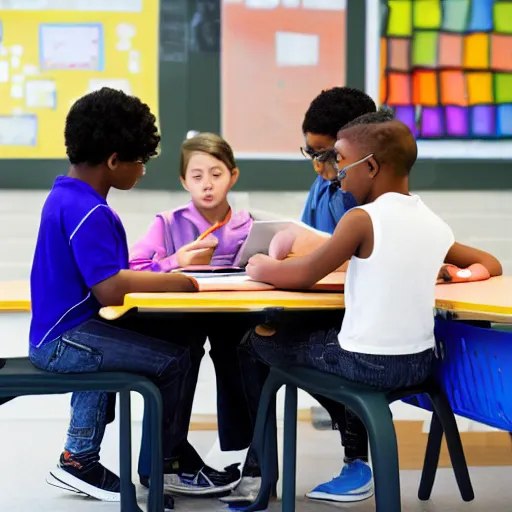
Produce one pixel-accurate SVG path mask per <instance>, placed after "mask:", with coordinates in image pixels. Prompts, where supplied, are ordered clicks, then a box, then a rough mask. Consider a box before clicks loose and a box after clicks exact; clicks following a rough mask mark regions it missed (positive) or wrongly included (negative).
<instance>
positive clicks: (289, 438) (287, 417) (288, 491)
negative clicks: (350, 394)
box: [282, 384, 297, 512]
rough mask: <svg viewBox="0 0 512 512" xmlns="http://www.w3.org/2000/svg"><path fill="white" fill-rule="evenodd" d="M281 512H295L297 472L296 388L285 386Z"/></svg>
mask: <svg viewBox="0 0 512 512" xmlns="http://www.w3.org/2000/svg"><path fill="white" fill-rule="evenodd" d="M283 444H284V447H283V506H282V511H283V512H295V492H296V472H297V388H296V387H295V386H293V385H291V384H288V385H287V386H286V398H285V405H284V443H283Z"/></svg>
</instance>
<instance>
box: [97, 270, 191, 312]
mask: <svg viewBox="0 0 512 512" xmlns="http://www.w3.org/2000/svg"><path fill="white" fill-rule="evenodd" d="M197 290H198V286H197V281H195V279H192V278H189V277H188V276H186V275H184V274H164V273H155V272H147V271H133V270H121V271H120V272H119V273H117V274H116V275H114V276H112V277H110V278H108V279H106V280H105V281H102V282H101V283H98V284H97V285H96V286H94V287H93V289H92V291H93V293H94V294H95V296H96V298H97V299H98V300H99V302H100V303H101V304H103V305H104V306H118V305H122V304H123V302H124V297H125V295H127V294H128V293H137V292H138V293H145V292H148V293H151V292H155V293H157V292H193V291H197Z"/></svg>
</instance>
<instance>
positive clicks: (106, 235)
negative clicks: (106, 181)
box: [69, 206, 126, 289]
mask: <svg viewBox="0 0 512 512" xmlns="http://www.w3.org/2000/svg"><path fill="white" fill-rule="evenodd" d="M69 243H70V245H71V249H72V251H73V255H74V257H75V261H76V264H77V266H78V268H79V270H80V273H81V274H82V277H83V278H84V281H85V284H86V285H87V287H88V288H89V289H91V288H92V287H93V286H94V285H97V284H98V283H101V282H102V281H105V280H106V279H108V278H109V277H112V276H114V275H116V274H117V273H118V272H120V271H121V270H122V268H121V263H120V262H121V258H120V247H119V239H118V238H117V236H116V231H115V219H114V216H113V214H112V212H111V211H110V209H109V208H108V207H103V206H100V207H97V208H96V209H94V210H93V211H92V212H90V213H89V214H88V215H87V216H86V217H85V218H84V219H83V220H82V221H81V223H80V224H79V225H78V227H77V228H76V229H75V231H74V232H73V234H72V235H71V238H70V241H69ZM124 250H125V251H126V248H125V249H124Z"/></svg>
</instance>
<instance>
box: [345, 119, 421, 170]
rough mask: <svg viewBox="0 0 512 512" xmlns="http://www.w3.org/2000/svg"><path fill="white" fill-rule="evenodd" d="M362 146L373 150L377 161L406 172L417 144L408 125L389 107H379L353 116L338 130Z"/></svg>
mask: <svg viewBox="0 0 512 512" xmlns="http://www.w3.org/2000/svg"><path fill="white" fill-rule="evenodd" d="M338 138H340V139H341V138H343V139H347V140H349V141H350V142H351V143H352V144H355V145H357V146H359V147H361V149H362V150H363V152H364V153H366V154H370V153H373V155H374V157H375V160H376V161H377V162H378V163H379V164H380V165H389V166H392V167H394V169H395V170H396V172H397V174H400V175H404V174H405V175H407V174H409V172H410V170H411V169H412V166H413V165H414V163H415V162H416V159H417V157H418V146H417V145H416V141H415V139H414V136H413V134H412V132H411V130H409V128H408V127H407V126H406V125H405V124H404V123H402V122H401V121H398V120H396V119H394V117H393V116H392V114H390V113H389V111H383V110H381V111H379V112H374V113H372V114H366V115H363V116H360V117H358V118H357V119H354V121H352V122H351V123H349V124H348V125H347V126H346V127H344V128H342V129H341V130H340V131H339V133H338Z"/></svg>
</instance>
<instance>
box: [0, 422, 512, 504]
mask: <svg viewBox="0 0 512 512" xmlns="http://www.w3.org/2000/svg"><path fill="white" fill-rule="evenodd" d="M66 426H67V425H66V423H65V422H63V421H60V420H59V421H37V422H33V421H28V420H25V421H24V420H16V421H14V420H11V421H9V420H7V421H5V420H4V421H2V422H0V439H2V444H1V449H0V450H1V451H0V453H1V456H0V489H1V495H0V501H1V505H0V509H1V510H12V511H15V512H29V511H30V512H50V511H51V512H68V511H69V510H73V512H117V511H118V510H119V504H118V503H104V502H97V501H94V500H91V499H84V498H82V497H79V496H75V495H72V494H68V493H66V492H64V491H60V490H58V489H54V488H52V487H50V486H49V485H47V484H46V483H45V476H46V473H47V470H48V468H49V467H50V466H51V465H52V464H54V463H55V462H56V460H57V457H58V455H59V452H60V449H61V447H62V436H63V433H64V432H65V429H66ZM133 430H134V438H135V441H134V448H135V449H134V453H137V449H138V447H137V446H136V444H138V437H139V436H140V425H138V424H134V429H133ZM215 437H216V434H215V432H191V434H190V438H191V440H192V442H193V444H194V445H195V446H196V448H197V449H198V450H199V451H200V453H202V454H206V453H208V451H209V450H210V448H211V446H212V444H213V442H214V440H215ZM104 446H105V449H104V453H103V454H102V460H103V462H104V463H105V465H107V466H109V467H110V468H111V469H113V470H117V467H118V465H117V432H116V429H115V428H112V427H111V428H109V429H108V430H107V434H106V438H105V442H104ZM340 460H341V447H340V446H339V441H338V434H337V433H336V432H331V431H327V432H326V431H317V430H314V429H313V428H312V427H311V426H310V425H308V424H304V423H302V424H300V426H299V459H298V478H297V494H298V496H299V498H298V503H297V512H314V511H315V512H316V511H318V512H328V511H329V510H333V511H334V510H339V511H347V512H372V511H374V510H375V504H374V501H373V499H370V500H367V501H366V502H362V503H359V504H350V505H348V504H347V505H335V504H326V503H318V502H311V501H309V500H306V499H304V498H302V496H303V495H304V493H305V492H307V491H308V490H310V488H311V487H312V486H313V485H315V484H318V483H320V482H322V481H324V480H326V479H329V478H331V477H332V476H333V475H334V474H336V473H337V472H338V471H339V463H340ZM471 476H472V479H473V485H474V488H475V495H476V499H475V500H474V501H473V502H471V503H464V502H463V501H462V500H461V499H460V497H459V495H458V491H457V488H456V484H455V480H454V478H453V473H452V471H451V469H441V470H440V471H439V473H438V477H437V481H436V485H435V487H434V492H433V499H432V500H431V501H430V502H427V503H423V502H420V501H418V499H417V497H416V492H417V485H418V481H419V471H402V472H401V484H402V504H403V511H404V512H441V511H442V512H477V511H478V512H480V511H487V510H492V511H505V510H510V502H511V499H512V489H511V487H510V482H512V467H490V468H481V467H480V468H471ZM145 494H146V493H145V492H144V491H143V490H142V489H140V488H139V497H140V502H141V505H143V503H144V500H145ZM142 508H143V509H144V510H145V507H144V506H143V507H142ZM175 510H176V511H177V512H180V511H181V512H192V511H194V512H207V511H208V512H220V511H227V510H229V509H228V508H227V506H226V505H224V504H222V503H220V502H219V501H218V500H215V499H190V498H183V497H178V498H177V500H176V508H175ZM269 510H270V511H272V512H278V511H280V510H281V504H280V502H274V503H272V504H271V506H270V507H269Z"/></svg>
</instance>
